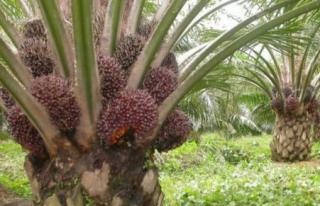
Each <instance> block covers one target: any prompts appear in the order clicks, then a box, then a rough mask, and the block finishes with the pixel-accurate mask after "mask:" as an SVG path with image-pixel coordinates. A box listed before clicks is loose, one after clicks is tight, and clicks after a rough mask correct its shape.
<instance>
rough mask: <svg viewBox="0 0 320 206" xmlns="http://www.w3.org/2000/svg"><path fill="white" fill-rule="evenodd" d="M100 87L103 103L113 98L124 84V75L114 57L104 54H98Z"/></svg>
mask: <svg viewBox="0 0 320 206" xmlns="http://www.w3.org/2000/svg"><path fill="white" fill-rule="evenodd" d="M98 70H99V75H100V80H101V81H100V84H101V86H100V89H101V94H102V96H103V105H104V106H106V104H107V103H108V102H109V101H110V100H112V99H114V98H115V97H116V96H117V95H118V94H119V92H120V91H122V90H123V89H124V88H125V86H126V75H125V72H124V71H123V70H122V69H121V66H120V65H119V63H118V62H117V60H116V59H114V58H112V57H108V56H105V55H101V54H100V55H99V56H98Z"/></svg>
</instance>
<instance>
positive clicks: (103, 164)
mask: <svg viewBox="0 0 320 206" xmlns="http://www.w3.org/2000/svg"><path fill="white" fill-rule="evenodd" d="M145 156H146V155H145V151H140V150H137V149H132V148H128V147H122V148H115V149H110V150H107V152H105V151H104V149H101V148H96V149H94V150H93V152H91V153H89V154H83V155H82V156H81V157H80V158H77V159H70V158H63V157H58V158H57V159H56V160H54V161H50V162H47V163H45V164H43V165H38V164H37V161H36V160H35V159H33V158H32V157H30V156H28V157H27V158H26V161H25V170H26V172H27V174H28V177H29V179H30V184H31V187H32V193H33V202H34V205H41V206H42V205H44V206H47V205H48V206H51V205H52V206H86V205H110V206H161V205H162V201H163V198H164V195H163V193H162V191H161V187H160V184H159V180H158V172H157V169H156V168H155V167H153V166H148V164H150V162H151V161H148V160H150V159H151V158H146V157H145ZM147 163H148V164H147Z"/></svg>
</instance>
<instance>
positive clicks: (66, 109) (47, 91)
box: [31, 75, 80, 132]
mask: <svg viewBox="0 0 320 206" xmlns="http://www.w3.org/2000/svg"><path fill="white" fill-rule="evenodd" d="M31 93H32V95H33V96H34V97H35V98H36V99H37V100H38V101H39V102H40V103H41V104H42V105H43V106H44V107H45V108H46V109H47V111H48V113H49V115H50V118H51V121H52V122H53V123H54V124H55V125H56V126H57V127H58V128H59V129H60V130H61V131H64V132H68V131H71V130H73V129H74V128H76V127H77V126H78V124H79V119H80V109H79V106H78V104H77V102H76V98H75V95H74V93H73V92H72V91H71V89H70V87H69V83H68V81H67V80H65V79H63V78H62V77H59V76H55V75H49V76H42V77H39V78H36V79H35V80H33V82H32V84H31Z"/></svg>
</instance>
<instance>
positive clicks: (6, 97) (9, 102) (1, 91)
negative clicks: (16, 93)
mask: <svg viewBox="0 0 320 206" xmlns="http://www.w3.org/2000/svg"><path fill="white" fill-rule="evenodd" d="M0 98H1V99H2V101H3V103H4V106H5V107H6V108H7V109H10V108H11V107H12V106H14V105H15V101H14V100H13V99H12V97H11V96H10V94H9V92H8V90H6V89H5V88H0Z"/></svg>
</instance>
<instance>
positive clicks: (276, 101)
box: [271, 97, 284, 113]
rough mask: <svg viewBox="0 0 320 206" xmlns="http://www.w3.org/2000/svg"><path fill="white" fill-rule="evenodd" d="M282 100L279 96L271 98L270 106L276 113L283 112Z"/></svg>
mask: <svg viewBox="0 0 320 206" xmlns="http://www.w3.org/2000/svg"><path fill="white" fill-rule="evenodd" d="M283 107H284V105H283V101H282V100H281V98H280V97H277V98H273V99H272V101H271V108H272V109H273V110H274V111H275V112H277V113H282V112H283Z"/></svg>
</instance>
